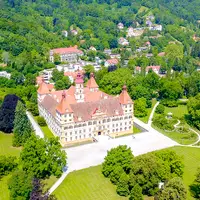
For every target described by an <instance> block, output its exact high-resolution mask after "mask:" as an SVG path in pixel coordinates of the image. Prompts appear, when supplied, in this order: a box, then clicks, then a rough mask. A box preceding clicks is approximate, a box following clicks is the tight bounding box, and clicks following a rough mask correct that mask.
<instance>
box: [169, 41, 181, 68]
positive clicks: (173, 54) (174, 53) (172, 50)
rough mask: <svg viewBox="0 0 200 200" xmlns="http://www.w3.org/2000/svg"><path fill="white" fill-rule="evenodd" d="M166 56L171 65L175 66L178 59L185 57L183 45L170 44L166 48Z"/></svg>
mask: <svg viewBox="0 0 200 200" xmlns="http://www.w3.org/2000/svg"><path fill="white" fill-rule="evenodd" d="M165 53H166V58H167V59H168V63H169V62H171V63H172V64H170V67H172V66H173V64H174V62H175V60H176V59H178V60H180V59H182V58H183V46H182V45H178V44H168V45H167V47H166V48H165Z"/></svg>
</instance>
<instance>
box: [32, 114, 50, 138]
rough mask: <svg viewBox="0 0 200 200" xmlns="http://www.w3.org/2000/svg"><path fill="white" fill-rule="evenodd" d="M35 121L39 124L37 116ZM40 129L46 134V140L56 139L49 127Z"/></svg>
mask: <svg viewBox="0 0 200 200" xmlns="http://www.w3.org/2000/svg"><path fill="white" fill-rule="evenodd" d="M34 119H35V121H36V122H37V116H34ZM40 128H41V129H42V131H43V132H44V135H45V137H46V138H51V137H54V135H53V133H52V132H51V130H50V129H49V127H48V126H40Z"/></svg>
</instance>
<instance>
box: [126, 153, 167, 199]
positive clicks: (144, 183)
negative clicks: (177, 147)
mask: <svg viewBox="0 0 200 200" xmlns="http://www.w3.org/2000/svg"><path fill="white" fill-rule="evenodd" d="M131 174H133V175H134V176H133V175H131ZM130 176H131V177H133V178H132V179H130V180H131V181H133V183H134V184H135V183H138V184H139V185H140V186H141V188H142V190H143V194H146V195H150V196H152V195H154V194H156V193H157V192H158V183H159V182H160V181H165V180H167V179H168V178H170V167H169V165H167V164H166V163H165V162H164V161H163V160H162V159H158V157H157V156H155V155H153V153H149V154H145V155H141V156H137V157H135V158H134V160H133V164H132V169H131V172H130ZM130 184H131V182H130ZM134 184H131V185H134Z"/></svg>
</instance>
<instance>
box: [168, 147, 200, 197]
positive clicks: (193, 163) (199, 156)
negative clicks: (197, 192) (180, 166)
mask: <svg viewBox="0 0 200 200" xmlns="http://www.w3.org/2000/svg"><path fill="white" fill-rule="evenodd" d="M170 149H172V150H174V151H176V153H177V154H178V155H180V156H183V161H184V165H185V167H184V174H183V181H184V184H185V185H186V186H187V188H189V185H190V184H192V182H193V181H194V179H195V174H196V172H197V168H198V167H200V148H191V147H173V148H170ZM191 199H194V198H192V197H191V196H190V192H189V191H188V198H187V200H191Z"/></svg>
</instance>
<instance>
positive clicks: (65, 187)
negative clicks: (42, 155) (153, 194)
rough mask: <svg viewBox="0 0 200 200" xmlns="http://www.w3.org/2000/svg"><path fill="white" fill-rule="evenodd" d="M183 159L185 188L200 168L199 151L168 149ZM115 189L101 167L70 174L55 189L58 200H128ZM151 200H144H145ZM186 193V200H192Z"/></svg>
mask: <svg viewBox="0 0 200 200" xmlns="http://www.w3.org/2000/svg"><path fill="white" fill-rule="evenodd" d="M169 149H171V150H174V151H176V153H177V154H178V155H180V156H182V157H183V162H184V166H185V167H184V175H183V181H184V184H185V185H186V187H187V188H189V185H190V184H191V183H192V182H193V180H194V178H195V173H196V171H197V168H198V167H199V166H200V149H199V148H190V147H172V148H169ZM115 189H116V187H115V186H114V185H113V184H112V183H111V182H110V181H109V179H107V178H105V177H104V176H103V175H102V173H101V166H96V167H90V168H87V169H83V170H79V171H74V172H71V173H70V174H69V175H68V176H67V177H66V178H65V180H64V181H63V183H62V184H61V185H60V186H59V187H58V188H57V189H56V191H55V192H54V194H55V195H56V197H57V198H58V200H66V199H70V200H77V199H79V200H128V197H127V198H126V197H120V196H118V195H117V194H116V191H115ZM147 199H151V198H145V200H147ZM192 199H193V198H192V197H191V196H190V193H189V191H188V198H187V200H192Z"/></svg>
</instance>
